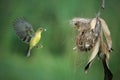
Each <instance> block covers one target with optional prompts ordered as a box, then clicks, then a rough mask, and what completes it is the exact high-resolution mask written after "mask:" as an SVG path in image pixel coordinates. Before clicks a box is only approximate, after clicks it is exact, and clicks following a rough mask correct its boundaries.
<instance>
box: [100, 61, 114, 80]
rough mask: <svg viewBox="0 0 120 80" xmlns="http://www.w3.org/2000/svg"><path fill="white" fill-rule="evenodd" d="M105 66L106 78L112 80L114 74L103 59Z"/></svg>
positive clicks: (105, 79)
mask: <svg viewBox="0 0 120 80" xmlns="http://www.w3.org/2000/svg"><path fill="white" fill-rule="evenodd" d="M102 63H103V67H104V80H112V78H113V74H112V72H111V71H110V69H109V68H108V64H107V62H106V60H105V59H102Z"/></svg>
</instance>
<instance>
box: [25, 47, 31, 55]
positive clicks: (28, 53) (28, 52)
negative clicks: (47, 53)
mask: <svg viewBox="0 0 120 80" xmlns="http://www.w3.org/2000/svg"><path fill="white" fill-rule="evenodd" d="M30 51H31V50H30V48H29V47H28V49H27V55H26V57H30Z"/></svg>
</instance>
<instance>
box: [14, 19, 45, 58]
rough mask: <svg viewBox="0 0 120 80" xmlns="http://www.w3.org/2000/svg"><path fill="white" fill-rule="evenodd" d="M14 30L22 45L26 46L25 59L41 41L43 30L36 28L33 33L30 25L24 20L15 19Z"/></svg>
mask: <svg viewBox="0 0 120 80" xmlns="http://www.w3.org/2000/svg"><path fill="white" fill-rule="evenodd" d="M13 27H14V30H15V32H16V34H17V36H18V37H19V39H20V40H22V41H23V42H24V43H26V44H28V45H29V47H28V51H27V57H30V51H31V49H32V48H33V47H35V46H36V45H37V44H38V42H39V41H40V39H41V33H42V31H43V28H41V27H40V28H38V29H37V31H36V32H35V31H34V29H33V27H32V25H31V24H30V23H29V22H27V21H26V20H25V18H23V17H22V18H17V19H16V20H15V21H14V23H13Z"/></svg>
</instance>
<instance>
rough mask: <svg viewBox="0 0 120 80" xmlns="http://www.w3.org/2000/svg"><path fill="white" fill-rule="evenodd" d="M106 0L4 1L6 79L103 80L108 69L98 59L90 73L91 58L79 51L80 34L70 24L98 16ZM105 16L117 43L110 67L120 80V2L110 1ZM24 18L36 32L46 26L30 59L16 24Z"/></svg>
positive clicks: (1, 58)
mask: <svg viewBox="0 0 120 80" xmlns="http://www.w3.org/2000/svg"><path fill="white" fill-rule="evenodd" d="M100 3H101V0H0V80H103V76H104V74H103V67H102V64H101V62H100V61H99V60H97V59H96V60H95V62H94V63H93V65H92V66H91V69H90V71H89V73H88V74H85V73H84V66H85V64H86V62H87V60H88V56H89V54H86V53H85V54H84V53H83V54H82V53H80V52H76V51H73V49H72V48H73V47H74V46H75V44H74V37H75V36H74V31H73V29H72V27H71V25H70V24H69V20H71V19H72V18H74V17H87V18H92V17H94V16H95V15H96V13H97V11H98V9H99V5H100ZM105 7H106V8H105V10H104V11H103V13H102V17H103V18H104V19H105V20H106V22H107V23H108V26H109V28H110V31H111V35H112V39H113V49H114V51H113V53H111V57H110V69H111V71H112V72H113V74H114V78H113V80H119V79H120V64H119V63H120V62H119V60H120V58H119V56H120V49H119V48H120V42H119V41H120V38H119V34H120V32H119V30H120V22H119V21H120V11H119V8H120V1H119V0H114V1H111V0H106V6H105ZM22 16H24V17H25V18H26V19H27V20H28V22H30V23H31V24H32V25H33V27H34V29H35V30H36V29H37V28H38V27H39V26H42V27H43V28H46V29H47V31H46V32H43V34H42V40H41V41H40V43H39V44H42V45H43V46H44V47H43V48H41V49H37V48H34V49H33V50H32V56H31V57H30V58H26V57H25V53H26V49H27V45H26V44H24V43H22V42H21V41H20V40H19V39H18V38H17V36H16V34H15V32H14V30H13V21H14V19H16V18H17V17H22Z"/></svg>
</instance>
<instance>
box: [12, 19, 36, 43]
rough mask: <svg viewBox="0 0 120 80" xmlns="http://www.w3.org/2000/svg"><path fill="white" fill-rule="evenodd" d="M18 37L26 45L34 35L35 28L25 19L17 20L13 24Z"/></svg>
mask: <svg viewBox="0 0 120 80" xmlns="http://www.w3.org/2000/svg"><path fill="white" fill-rule="evenodd" d="M13 27H14V30H15V32H16V34H17V35H18V37H19V38H20V39H21V40H22V41H23V42H25V43H29V42H30V40H31V38H32V36H33V35H34V30H33V27H32V25H31V24H30V23H28V22H27V21H26V20H25V19H24V18H17V19H16V20H15V21H14V24H13Z"/></svg>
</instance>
